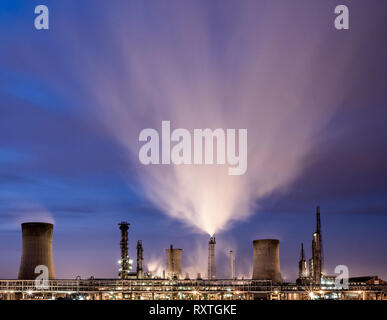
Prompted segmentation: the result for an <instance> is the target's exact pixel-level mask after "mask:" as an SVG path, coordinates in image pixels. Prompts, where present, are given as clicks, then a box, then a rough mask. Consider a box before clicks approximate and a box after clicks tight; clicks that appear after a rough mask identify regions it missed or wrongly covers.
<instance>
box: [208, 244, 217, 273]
mask: <svg viewBox="0 0 387 320" xmlns="http://www.w3.org/2000/svg"><path fill="white" fill-rule="evenodd" d="M215 244H216V241H215V237H210V241H209V242H208V279H210V280H214V279H216V272H215Z"/></svg>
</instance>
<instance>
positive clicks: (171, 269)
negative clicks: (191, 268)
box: [165, 245, 183, 279]
mask: <svg viewBox="0 0 387 320" xmlns="http://www.w3.org/2000/svg"><path fill="white" fill-rule="evenodd" d="M165 253H166V256H167V277H168V278H172V279H173V278H178V279H179V278H180V277H181V276H182V270H181V256H182V254H183V250H182V249H176V248H174V247H173V245H171V247H170V248H169V249H165Z"/></svg>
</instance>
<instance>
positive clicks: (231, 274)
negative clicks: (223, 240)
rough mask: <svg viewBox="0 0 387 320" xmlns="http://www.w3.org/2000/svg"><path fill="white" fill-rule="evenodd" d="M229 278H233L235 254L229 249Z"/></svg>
mask: <svg viewBox="0 0 387 320" xmlns="http://www.w3.org/2000/svg"><path fill="white" fill-rule="evenodd" d="M230 276H231V278H230V279H235V254H234V251H232V250H230Z"/></svg>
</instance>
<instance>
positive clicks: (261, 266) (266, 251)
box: [253, 239, 281, 283]
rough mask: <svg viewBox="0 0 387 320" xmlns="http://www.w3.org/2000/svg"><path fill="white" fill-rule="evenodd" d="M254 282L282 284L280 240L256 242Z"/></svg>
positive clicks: (254, 242) (254, 245)
mask: <svg viewBox="0 0 387 320" xmlns="http://www.w3.org/2000/svg"><path fill="white" fill-rule="evenodd" d="M253 247H254V262H253V280H272V281H273V283H280V282H281V271H280V260H279V240H275V239H264V240H254V241H253Z"/></svg>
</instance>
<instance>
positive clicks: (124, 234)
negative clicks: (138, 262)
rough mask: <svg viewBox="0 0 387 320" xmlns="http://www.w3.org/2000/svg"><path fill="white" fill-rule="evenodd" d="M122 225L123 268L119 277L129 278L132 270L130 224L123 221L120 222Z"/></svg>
mask: <svg viewBox="0 0 387 320" xmlns="http://www.w3.org/2000/svg"><path fill="white" fill-rule="evenodd" d="M118 225H119V226H120V230H121V242H120V247H121V261H120V264H121V268H120V271H119V273H118V277H119V278H120V279H127V278H128V275H129V271H130V265H129V255H128V230H129V226H130V224H129V223H127V222H126V221H122V222H121V223H119V224H118Z"/></svg>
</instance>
